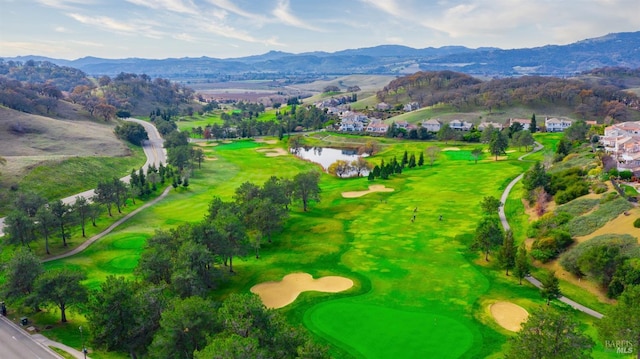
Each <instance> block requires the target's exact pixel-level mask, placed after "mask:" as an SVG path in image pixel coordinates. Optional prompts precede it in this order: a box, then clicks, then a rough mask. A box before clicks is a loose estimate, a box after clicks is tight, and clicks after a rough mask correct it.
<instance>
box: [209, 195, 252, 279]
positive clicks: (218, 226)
mask: <svg viewBox="0 0 640 359" xmlns="http://www.w3.org/2000/svg"><path fill="white" fill-rule="evenodd" d="M234 207H235V206H227V207H226V208H223V209H222V210H221V211H220V212H219V213H218V214H217V215H216V216H215V217H214V218H213V220H212V226H213V228H214V229H215V231H216V232H217V233H218V235H219V237H218V238H219V247H218V250H217V251H216V254H220V255H222V256H223V258H224V265H225V266H226V265H227V259H228V260H229V272H230V273H233V257H235V256H243V255H245V254H246V253H247V249H248V245H249V243H248V237H247V230H246V227H245V224H244V223H243V222H242V221H241V220H240V219H239V218H238V217H239V216H238V214H239V210H238V209H237V208H234Z"/></svg>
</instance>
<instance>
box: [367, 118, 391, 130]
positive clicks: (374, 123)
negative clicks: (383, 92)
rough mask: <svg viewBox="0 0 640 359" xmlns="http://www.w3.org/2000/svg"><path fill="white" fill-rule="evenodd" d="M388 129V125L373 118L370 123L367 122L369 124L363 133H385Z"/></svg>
mask: <svg viewBox="0 0 640 359" xmlns="http://www.w3.org/2000/svg"><path fill="white" fill-rule="evenodd" d="M388 129H389V125H387V124H386V123H384V122H382V120H380V119H377V118H374V119H371V122H369V124H368V125H367V127H366V128H365V131H366V132H370V133H387V130H388Z"/></svg>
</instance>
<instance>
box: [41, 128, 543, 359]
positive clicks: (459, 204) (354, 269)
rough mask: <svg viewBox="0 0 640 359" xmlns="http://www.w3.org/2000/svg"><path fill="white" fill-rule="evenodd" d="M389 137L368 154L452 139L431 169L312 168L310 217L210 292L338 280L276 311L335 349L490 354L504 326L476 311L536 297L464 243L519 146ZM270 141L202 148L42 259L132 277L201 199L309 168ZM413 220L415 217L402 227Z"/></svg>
mask: <svg viewBox="0 0 640 359" xmlns="http://www.w3.org/2000/svg"><path fill="white" fill-rule="evenodd" d="M332 136H336V135H332ZM336 137H338V136H336ZM384 142H386V140H385V141H384ZM388 143H389V144H392V145H389V146H385V147H384V149H383V151H382V152H381V153H380V154H378V155H376V156H373V157H372V158H370V159H369V160H370V161H371V162H373V163H379V162H380V161H381V160H382V159H385V161H387V160H388V159H390V158H392V157H393V156H396V157H397V158H398V159H400V158H402V154H403V153H404V151H405V150H406V151H408V152H409V153H418V152H419V151H423V150H424V149H425V148H426V147H428V146H431V145H439V146H441V147H443V148H444V147H454V146H455V147H459V148H460V151H444V152H443V153H442V154H441V155H440V156H439V158H438V159H437V160H436V162H435V164H434V166H433V167H430V166H428V165H425V166H423V167H420V168H415V169H411V170H408V169H407V170H405V171H404V172H403V173H402V174H401V175H396V176H392V177H391V178H390V179H389V180H386V181H385V180H375V181H373V182H369V181H367V180H366V179H365V178H357V179H338V178H335V177H331V176H329V175H326V174H323V175H322V177H321V182H320V184H321V189H322V192H321V197H322V198H321V202H320V203H312V204H311V207H310V210H309V211H308V212H302V210H301V206H300V204H299V203H294V204H293V205H292V206H291V213H290V219H289V220H288V221H287V223H286V226H285V229H284V230H283V232H282V233H279V234H276V235H275V236H274V241H273V243H271V244H269V243H265V244H264V245H263V248H262V250H261V258H260V259H258V260H256V259H255V258H254V257H252V256H247V257H246V258H244V259H243V260H239V261H237V262H235V261H234V269H235V271H236V274H235V275H234V276H232V277H229V278H228V279H227V280H226V281H225V282H224V283H222V285H221V287H220V288H219V289H218V290H216V291H215V292H214V293H213V295H214V296H216V297H217V298H224V297H225V296H226V295H228V294H229V293H233V292H238V291H242V292H247V291H249V289H250V288H251V287H252V286H253V285H255V284H257V283H260V282H263V281H271V280H279V279H281V278H282V277H283V276H284V275H286V274H289V273H292V272H308V273H310V274H312V275H313V276H314V277H320V276H326V275H340V276H345V277H348V278H351V279H352V280H353V281H354V283H355V285H354V287H353V288H352V289H350V290H348V291H346V292H342V293H335V294H332V293H319V292H305V293H302V294H301V295H300V296H299V297H298V299H297V300H296V301H295V302H294V303H293V304H291V305H289V306H286V307H284V308H282V309H280V311H282V312H283V313H284V314H285V315H286V316H287V318H288V319H289V320H290V321H291V322H292V323H296V324H300V323H303V324H304V325H305V326H307V327H308V328H309V329H310V330H311V331H312V332H313V333H315V334H316V335H317V336H318V338H319V340H321V341H322V342H324V343H327V344H330V346H331V354H332V355H333V356H335V357H337V358H342V357H351V356H355V357H466V358H476V357H487V356H492V355H496V353H499V352H500V351H501V350H503V348H504V345H505V343H506V338H507V337H509V336H510V335H512V334H510V333H509V332H507V331H505V330H504V329H502V328H501V327H499V326H498V325H497V324H496V323H495V321H493V319H492V318H491V316H490V314H488V309H487V308H488V305H490V304H491V303H492V302H495V301H498V300H508V301H513V302H515V303H518V304H519V305H522V306H523V307H525V308H526V309H528V310H530V309H532V308H534V307H535V306H538V305H541V304H542V303H543V300H542V299H541V298H540V297H539V294H538V291H537V290H536V289H534V288H533V287H532V286H530V285H528V284H524V285H523V286H519V285H518V283H517V281H516V279H514V278H513V277H506V276H505V275H504V272H503V271H502V270H500V269H497V268H495V261H494V260H493V256H492V257H491V261H490V262H489V263H486V262H484V260H483V259H481V258H480V255H479V253H476V252H470V251H469V250H468V249H467V248H468V244H469V243H470V242H471V240H472V238H473V232H474V229H475V226H476V223H477V221H478V220H479V218H480V208H479V202H480V201H481V200H482V198H483V197H485V196H494V197H500V195H501V193H502V190H503V189H504V187H506V185H507V184H508V182H509V181H510V180H511V179H513V178H514V177H515V176H517V175H518V174H519V173H521V172H522V171H523V170H524V169H525V168H527V167H528V166H530V163H522V162H518V161H516V160H515V158H517V156H519V155H520V153H510V154H509V156H508V159H506V160H500V161H494V160H493V158H487V159H485V160H482V161H479V162H478V163H477V164H475V163H474V161H473V160H470V159H469V158H468V151H470V150H471V149H472V148H473V147H474V146H465V145H464V144H455V145H453V144H437V143H433V142H405V141H402V142H397V141H388ZM279 146H283V144H281V143H280V144H276V145H266V144H258V143H254V142H251V141H237V142H233V143H230V144H221V145H219V146H215V147H204V150H205V151H206V155H207V156H208V157H216V158H217V160H215V161H206V162H204V163H203V168H202V169H201V170H196V171H195V172H194V175H193V176H192V177H191V180H190V182H191V185H190V186H189V188H188V189H187V190H184V189H179V190H176V191H172V193H171V195H170V196H169V197H167V198H166V199H165V200H163V201H161V202H160V203H158V204H157V205H156V206H154V207H151V208H149V209H147V210H145V211H143V212H141V213H140V214H138V215H136V216H135V217H133V218H132V219H131V220H130V221H128V222H127V223H125V224H124V225H122V226H121V227H120V228H119V230H118V231H117V232H114V233H112V234H110V235H108V236H106V237H105V238H103V239H102V240H101V241H99V242H97V243H95V244H94V245H92V246H91V247H89V248H88V249H87V251H86V252H84V253H83V254H82V255H80V256H75V257H73V258H67V259H64V260H60V261H56V262H54V263H48V264H47V267H49V268H51V267H61V266H65V267H71V268H79V269H82V270H83V271H85V272H86V273H87V275H88V279H87V281H86V284H87V285H88V286H89V287H90V288H97V287H98V285H99V284H100V283H101V282H102V281H103V280H104V278H106V276H108V275H125V276H129V277H131V276H132V274H131V272H132V269H133V268H134V267H135V265H136V263H137V260H138V258H139V256H140V253H141V251H142V248H143V246H144V243H145V241H146V239H147V238H148V237H149V236H151V235H152V234H153V232H154V230H156V229H159V228H165V229H166V228H171V227H175V226H177V225H179V224H181V223H184V222H196V221H199V220H200V219H201V218H202V217H203V216H204V214H205V213H206V210H207V207H208V204H209V202H210V201H211V198H212V197H213V196H220V197H221V198H223V199H224V200H230V199H231V198H232V196H233V192H234V191H235V189H236V188H237V187H238V186H239V185H240V184H242V183H243V182H245V181H251V182H253V183H256V184H262V183H264V181H266V180H267V179H268V178H269V177H270V176H272V175H277V176H282V177H288V178H291V177H293V176H294V175H295V174H296V173H299V172H300V171H307V170H310V169H319V167H318V166H316V165H314V164H311V163H308V162H303V161H300V160H298V159H296V158H294V157H293V156H291V155H287V156H282V157H266V156H265V155H264V154H263V153H260V152H258V151H256V149H259V148H266V147H279ZM370 184H383V185H385V186H387V187H390V188H393V189H394V192H386V193H372V194H368V195H366V196H364V197H360V198H343V197H342V195H341V194H342V192H345V191H354V190H364V189H366V188H367V187H368V186H369V185H370ZM516 188H518V187H516ZM520 188H521V187H520ZM516 192H517V190H516ZM513 196H515V195H513ZM513 196H512V197H510V199H509V200H508V201H507V202H508V203H507V213H508V214H509V215H510V216H511V215H512V214H514V215H516V216H517V218H518V220H516V221H515V222H513V224H512V226H514V231H516V233H518V234H517V237H516V238H519V239H521V238H523V237H522V236H523V233H524V232H525V231H526V220H525V219H524V214H523V209H522V205H521V203H520V205H519V206H518V199H517V198H516V197H513ZM416 208H417V211H415V212H414V210H415V209H416ZM413 215H416V220H415V222H411V218H412V216H413ZM439 216H442V217H443V219H442V221H440V220H439ZM58 330H60V331H61V334H57V335H60V337H61V338H62V337H63V336H64V331H62V329H53V330H52V332H54V334H55V333H56V331H58ZM98 355H100V354H98Z"/></svg>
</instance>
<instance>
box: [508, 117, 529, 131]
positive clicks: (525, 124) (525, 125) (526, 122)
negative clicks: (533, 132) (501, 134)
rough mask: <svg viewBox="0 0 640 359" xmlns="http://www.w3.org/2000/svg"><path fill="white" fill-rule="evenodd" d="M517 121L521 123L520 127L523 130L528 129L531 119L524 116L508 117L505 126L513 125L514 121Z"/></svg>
mask: <svg viewBox="0 0 640 359" xmlns="http://www.w3.org/2000/svg"><path fill="white" fill-rule="evenodd" d="M516 122H518V123H519V124H521V125H522V129H523V130H529V129H530V128H529V127H530V126H531V120H528V119H526V118H510V119H508V120H507V123H506V125H507V127H511V125H513V124H514V123H516Z"/></svg>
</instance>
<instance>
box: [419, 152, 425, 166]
mask: <svg viewBox="0 0 640 359" xmlns="http://www.w3.org/2000/svg"><path fill="white" fill-rule="evenodd" d="M422 165H424V153H422V152H420V157H419V158H418V167H422Z"/></svg>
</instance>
